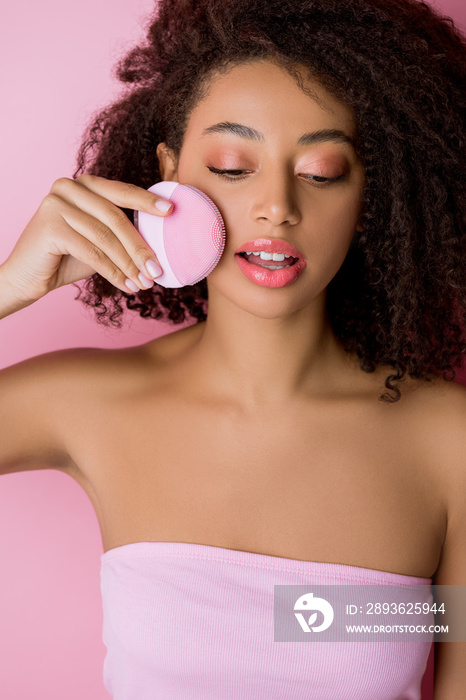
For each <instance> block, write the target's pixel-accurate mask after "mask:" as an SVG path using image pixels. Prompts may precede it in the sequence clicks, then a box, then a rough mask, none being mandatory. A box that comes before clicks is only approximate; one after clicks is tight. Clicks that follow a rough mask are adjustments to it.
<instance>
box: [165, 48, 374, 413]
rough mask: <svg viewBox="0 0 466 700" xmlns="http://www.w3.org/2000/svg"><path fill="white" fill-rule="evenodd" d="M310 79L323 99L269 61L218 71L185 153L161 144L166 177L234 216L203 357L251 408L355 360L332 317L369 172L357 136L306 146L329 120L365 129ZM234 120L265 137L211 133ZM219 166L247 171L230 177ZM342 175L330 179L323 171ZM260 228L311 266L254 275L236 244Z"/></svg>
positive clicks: (213, 377)
mask: <svg viewBox="0 0 466 700" xmlns="http://www.w3.org/2000/svg"><path fill="white" fill-rule="evenodd" d="M258 84H259V85H260V86H261V90H260V91H258V90H257V85H258ZM307 85H308V87H311V88H312V90H313V92H314V93H315V94H316V96H317V99H318V102H317V101H315V100H313V99H311V98H310V97H309V96H308V95H307V94H305V93H304V92H302V91H301V90H300V89H299V87H298V86H297V84H296V82H295V80H294V79H293V78H292V77H291V76H290V75H289V74H288V73H287V72H286V71H284V70H283V69H282V68H280V67H279V66H277V65H274V64H273V63H271V62H270V61H255V62H252V63H246V64H243V65H239V66H236V67H235V68H233V69H232V70H230V71H229V72H228V73H227V74H226V75H221V76H217V77H216V79H215V80H214V81H213V82H212V83H211V85H210V89H209V90H208V92H207V96H206V97H205V98H204V99H203V100H202V101H201V102H200V103H198V105H197V106H196V108H195V109H194V111H193V112H192V114H191V116H190V119H189V124H188V127H187V131H186V134H185V138H184V142H183V147H182V149H181V153H180V157H179V160H177V159H176V158H175V157H174V154H173V153H171V152H170V151H169V149H167V148H166V146H165V144H160V145H159V147H158V149H157V153H158V156H159V160H160V166H161V170H162V174H163V178H164V179H165V180H175V181H178V182H181V183H183V184H191V185H194V186H195V187H198V188H199V189H201V190H202V191H204V192H205V193H206V194H208V195H209V197H210V198H211V199H212V200H213V201H214V202H215V203H216V204H217V206H218V208H219V209H220V211H221V213H222V215H223V218H224V221H225V225H226V231H227V240H226V247H225V251H224V254H223V256H222V258H221V260H220V262H219V263H218V265H217V267H216V268H215V269H214V270H213V272H212V273H211V274H210V275H209V276H208V278H207V284H208V290H209V313H208V319H207V321H206V323H205V324H204V328H203V333H202V337H201V339H200V341H199V343H198V345H197V347H196V352H195V354H193V356H192V359H193V362H195V363H196V367H197V370H198V371H199V372H200V376H201V377H202V384H203V385H204V387H206V383H207V384H208V385H209V387H215V386H219V385H221V386H222V387H223V388H224V390H226V391H228V392H231V393H232V394H235V398H236V399H237V400H239V401H241V402H242V404H243V405H244V407H246V406H248V407H250V408H251V409H252V410H257V409H258V408H259V407H263V406H264V404H269V403H271V402H272V403H274V402H277V401H287V400H290V399H292V398H293V397H296V396H298V395H301V396H302V395H304V394H306V395H312V394H313V393H316V394H320V393H322V392H327V391H329V389H330V388H331V386H333V385H334V384H335V385H339V386H341V381H342V377H341V375H342V373H343V374H347V373H348V370H350V372H351V368H352V367H354V360H352V359H351V358H350V357H349V356H348V355H347V354H346V353H345V352H344V350H343V349H342V348H341V346H340V344H339V342H338V341H337V340H336V338H335V336H334V333H333V331H332V329H331V326H330V323H329V320H328V317H327V315H326V310H325V307H326V287H327V285H328V283H329V282H330V281H331V280H332V278H333V277H334V276H335V274H336V272H337V271H338V269H339V268H340V266H341V264H342V263H343V261H344V259H345V257H346V254H347V252H348V248H349V246H350V243H351V240H352V238H353V236H354V234H355V231H356V230H361V227H360V224H359V223H358V222H359V218H360V213H361V207H362V193H363V188H364V183H365V178H364V169H363V165H362V163H361V161H360V159H359V158H358V156H357V154H356V152H355V150H354V147H353V146H352V145H351V144H348V143H340V142H337V141H334V140H329V141H326V142H324V143H318V144H312V145H298V140H299V138H300V137H301V136H302V135H303V134H306V133H308V132H312V131H317V130H321V129H337V130H340V131H342V132H344V133H345V134H347V135H348V136H350V137H351V138H353V139H354V137H355V121H354V115H353V113H352V110H351V109H350V108H349V107H348V106H346V105H345V104H343V103H341V102H340V101H337V100H336V99H335V98H333V97H332V96H331V95H330V94H329V93H328V92H327V91H326V90H324V89H323V88H322V87H321V86H320V85H319V84H317V83H316V82H315V81H310V80H308V81H307ZM277 96H280V98H279V99H277ZM226 121H229V122H237V123H240V124H243V125H246V126H248V127H250V128H252V129H255V130H256V131H258V132H260V133H261V134H262V135H263V141H262V142H258V141H254V140H251V139H246V138H242V137H240V136H237V135H232V134H229V133H209V134H206V135H203V132H204V130H205V129H206V128H208V127H211V126H212V125H215V124H218V123H222V122H226ZM208 166H211V167H212V166H213V167H214V168H217V169H227V168H229V169H232V170H238V169H245V170H246V171H247V172H246V173H244V177H243V178H242V179H235V180H233V179H230V180H226V179H225V176H223V177H222V176H221V175H219V174H216V173H213V172H211V171H210V170H209V169H208ZM341 175H343V176H344V180H343V181H341V182H338V183H334V184H330V185H329V186H324V185H323V184H322V183H320V182H319V181H318V180H315V179H312V178H313V177H314V178H315V176H319V177H327V178H334V177H338V176H341ZM259 237H265V238H269V239H272V240H273V239H284V240H287V241H289V242H290V243H292V244H293V245H295V246H296V247H297V248H298V249H299V250H301V251H302V252H303V253H304V256H305V258H306V260H307V266H306V269H305V270H304V272H303V273H302V275H301V276H300V278H299V279H298V280H297V281H296V282H295V283H293V284H292V285H290V286H288V287H284V288H280V289H270V288H265V287H260V286H259V285H257V284H255V283H254V282H252V281H251V280H249V279H248V278H246V277H245V276H244V275H243V273H242V272H241V270H240V268H239V267H238V265H237V263H236V261H235V258H234V252H235V250H236V249H237V248H238V247H239V246H240V245H243V244H244V243H246V242H247V241H250V240H253V239H255V238H259ZM291 348H292V350H291ZM252 368H254V371H253V372H252V371H251V369H252ZM186 369H187V370H188V374H192V368H191V367H189V368H188V367H186ZM245 376H247V377H248V381H247V385H245V383H244V381H242V380H243V378H244V377H245ZM271 378H273V381H271ZM239 384H241V386H242V390H241V396H240V397H239V396H237V391H236V387H237V386H238V385H239Z"/></svg>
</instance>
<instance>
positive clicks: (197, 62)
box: [73, 0, 466, 402]
mask: <svg viewBox="0 0 466 700" xmlns="http://www.w3.org/2000/svg"><path fill="white" fill-rule="evenodd" d="M465 57H466V39H465V37H464V36H463V35H462V34H461V32H460V31H459V29H458V28H456V27H455V26H454V23H453V20H451V19H450V18H448V17H441V16H440V15H439V14H438V13H437V12H436V11H434V10H433V9H432V8H431V7H430V6H429V5H427V4H426V3H424V2H417V0H344V1H343V0H161V1H160V2H159V3H158V4H157V6H156V8H155V10H154V14H153V16H151V17H150V18H149V19H148V21H147V36H146V40H145V41H144V43H143V44H142V45H139V46H136V47H135V48H134V49H132V50H131V51H130V52H129V53H128V54H127V55H126V56H124V57H123V58H122V59H121V60H120V61H119V63H118V65H117V67H116V75H117V77H118V79H119V80H120V81H121V82H122V83H124V84H125V85H126V86H127V89H126V91H125V92H124V93H123V95H122V96H120V98H119V99H118V101H117V102H116V103H114V104H112V105H110V106H109V107H108V108H106V109H104V110H103V111H101V112H99V113H97V114H96V115H94V116H93V117H92V119H91V121H90V124H89V126H88V128H87V130H86V133H85V135H84V137H83V142H82V144H81V147H80V150H79V153H78V157H77V169H76V172H75V173H74V175H73V177H77V176H78V175H79V174H80V173H82V172H89V173H91V174H94V175H100V176H102V177H106V178H109V179H113V180H120V181H123V182H131V183H134V184H136V185H138V186H140V187H143V188H148V187H150V186H151V185H153V184H154V183H155V182H157V181H159V180H160V179H161V177H160V173H159V170H158V162H157V156H156V146H157V144H158V143H159V142H161V141H165V142H166V143H167V145H168V146H170V147H171V148H172V149H173V150H174V152H175V154H179V151H180V148H181V146H182V143H183V136H184V133H185V129H186V125H187V121H188V118H189V115H190V113H191V111H192V108H193V107H194V106H195V104H196V102H197V101H198V100H199V98H200V96H201V95H202V90H203V88H204V86H205V85H207V84H208V78H209V76H211V75H212V73H213V72H214V71H216V70H221V69H223V68H225V67H228V66H230V65H236V64H238V63H241V62H244V61H249V60H254V59H257V58H272V59H274V60H277V61H279V62H280V64H281V65H283V66H284V67H285V68H286V69H288V70H289V71H290V72H291V73H292V74H293V67H294V66H296V65H298V64H301V65H304V66H307V67H308V68H309V69H310V71H311V73H312V75H314V76H315V77H317V78H318V79H319V80H320V82H321V84H322V85H323V86H324V87H325V88H326V89H327V90H329V91H330V92H331V93H332V94H333V95H334V96H335V97H337V98H340V99H342V100H344V101H345V102H346V103H348V104H350V105H351V106H352V107H353V109H354V113H355V117H356V126H357V135H358V137H357V143H356V147H357V152H358V155H359V156H360V158H361V159H362V162H363V164H364V167H365V173H366V187H365V190H364V209H363V215H362V218H361V224H362V226H363V227H364V231H363V232H362V233H360V234H358V235H357V236H355V238H354V241H353V244H352V245H351V248H350V250H349V252H348V255H347V257H346V259H345V261H344V263H343V265H342V267H341V268H340V270H339V271H338V273H337V274H336V276H335V277H334V279H333V280H332V281H331V282H330V284H329V286H328V288H327V295H328V296H327V307H328V313H329V318H330V321H331V324H332V328H333V330H334V332H335V335H336V336H337V337H338V338H339V339H340V340H341V341H342V343H343V344H344V347H345V349H346V350H347V351H349V352H355V353H357V356H358V357H359V361H360V366H361V369H362V370H364V371H365V372H373V371H374V370H375V367H376V366H377V365H389V366H391V367H393V369H394V374H390V375H389V376H388V377H387V379H386V382H385V386H386V388H387V389H389V390H391V391H392V392H393V393H394V395H392V394H389V393H384V394H383V395H382V396H381V397H380V399H381V400H383V401H389V402H394V401H397V400H398V399H399V398H400V390H399V389H398V387H396V386H394V385H393V382H394V381H396V382H400V381H402V380H403V379H405V378H406V375H409V376H411V377H413V378H419V379H424V380H427V381H430V380H431V379H432V378H433V377H434V376H435V375H436V374H439V373H440V372H443V377H444V379H447V380H452V379H454V377H455V370H454V367H460V366H461V361H462V356H463V355H464V354H465V353H466V343H465V338H464V330H463V329H464V327H465V320H466V299H465V286H466V285H465V282H466V264H465V262H466V260H465V221H466V210H465V206H466V205H465V202H466V198H465V183H466V177H465V176H466V158H465V153H464V150H465V149H464V147H465V138H466V134H465V114H466V112H465V105H466V97H465V95H466V90H465V88H466V80H465V77H466V72H465V67H466V60H465ZM277 97H278V99H279V96H277ZM124 211H125V213H126V214H127V215H128V216H129V217H130V218H131V219H132V212H131V211H129V210H124ZM76 298H77V299H80V300H81V301H82V302H83V303H84V304H86V305H88V306H91V307H93V309H94V311H95V314H96V318H97V320H98V321H99V322H100V323H104V324H105V325H108V324H109V323H111V324H113V325H115V326H117V327H119V326H120V325H121V324H120V322H119V320H118V319H119V317H120V316H121V314H122V313H123V307H122V305H121V302H122V301H123V300H124V302H125V303H126V307H127V308H128V309H131V310H134V311H137V312H138V313H139V314H140V315H141V316H143V317H150V318H154V319H160V320H166V321H168V322H171V323H174V324H176V323H181V322H183V321H185V320H187V319H190V318H192V319H196V320H197V321H198V322H199V321H202V320H204V319H205V318H206V314H207V307H208V298H207V284H206V281H205V280H202V281H201V282H199V283H198V284H195V285H193V286H190V287H184V288H181V289H165V288H163V287H161V286H160V285H157V284H155V285H154V287H153V288H151V289H149V290H146V291H140V292H138V293H137V294H125V293H124V292H122V291H120V290H118V289H116V288H115V287H113V286H112V285H111V284H110V283H109V282H108V281H107V280H105V279H104V278H102V277H101V276H100V275H98V274H94V275H93V276H92V277H90V278H89V279H88V280H86V281H85V283H83V288H82V289H80V292H79V294H78V296H77V297H76Z"/></svg>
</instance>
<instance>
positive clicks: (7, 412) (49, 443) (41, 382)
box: [0, 351, 74, 474]
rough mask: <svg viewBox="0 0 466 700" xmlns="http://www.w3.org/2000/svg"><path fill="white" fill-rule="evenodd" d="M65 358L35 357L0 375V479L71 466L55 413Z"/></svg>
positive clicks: (54, 354)
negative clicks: (2, 475)
mask: <svg viewBox="0 0 466 700" xmlns="http://www.w3.org/2000/svg"><path fill="white" fill-rule="evenodd" d="M67 354H68V353H67V351H57V352H51V353H47V354H45V355H39V356H38V357H34V358H32V359H29V360H25V361H23V362H19V363H18V364H15V365H13V366H11V367H7V368H6V369H4V370H2V371H1V372H0V474H8V473H12V472H18V471H28V470H34V469H50V468H54V469H63V470H66V469H68V468H69V467H72V466H73V465H74V463H73V462H72V460H71V459H70V457H69V456H68V454H67V452H66V448H65V444H64V442H65V440H64V437H63V435H62V434H61V431H60V428H59V420H58V414H59V411H58V410H57V409H58V407H59V406H60V405H62V401H60V397H63V392H64V391H66V389H65V386H66V385H65V381H66V365H67V363H66V362H65V363H64V362H63V360H62V358H63V357H66V356H67ZM61 410H63V409H61Z"/></svg>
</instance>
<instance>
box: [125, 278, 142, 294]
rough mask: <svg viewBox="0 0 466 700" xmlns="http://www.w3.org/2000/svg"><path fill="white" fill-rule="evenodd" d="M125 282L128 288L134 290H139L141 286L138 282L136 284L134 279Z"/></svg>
mask: <svg viewBox="0 0 466 700" xmlns="http://www.w3.org/2000/svg"><path fill="white" fill-rule="evenodd" d="M125 284H126V286H127V287H128V289H129V290H131V291H132V292H139V287H138V286H137V284H134V282H133V280H130V279H126V280H125Z"/></svg>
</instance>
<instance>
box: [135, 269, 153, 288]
mask: <svg viewBox="0 0 466 700" xmlns="http://www.w3.org/2000/svg"><path fill="white" fill-rule="evenodd" d="M138 279H139V281H140V283H141V284H143V285H144V286H145V287H152V286H153V285H154V280H148V279H147V277H145V276H144V275H143V274H142V272H140V273H139V275H138Z"/></svg>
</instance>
